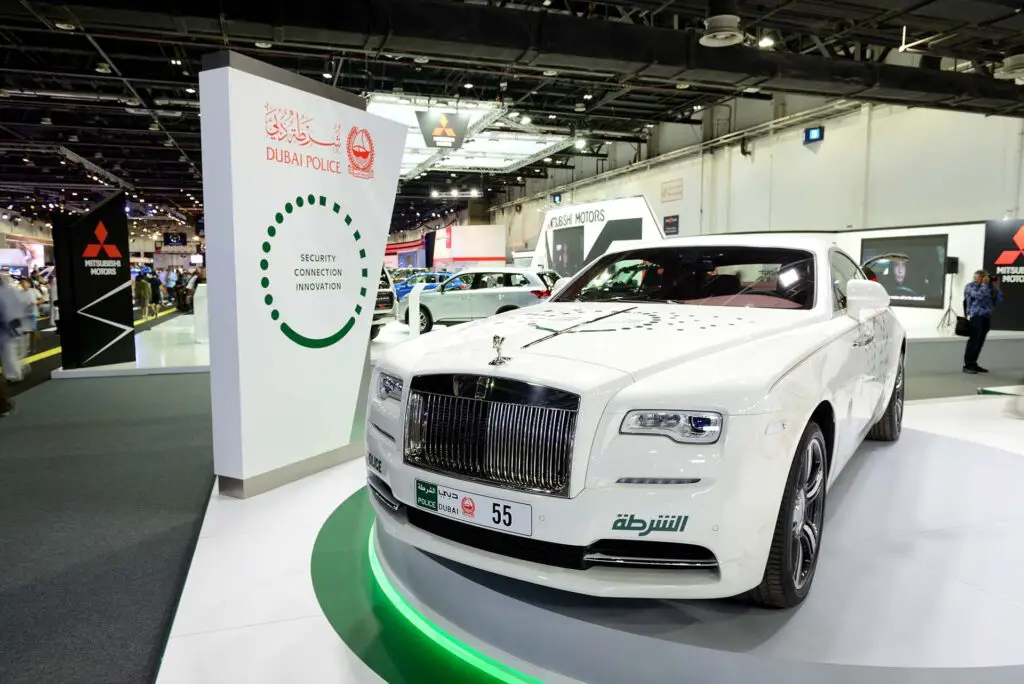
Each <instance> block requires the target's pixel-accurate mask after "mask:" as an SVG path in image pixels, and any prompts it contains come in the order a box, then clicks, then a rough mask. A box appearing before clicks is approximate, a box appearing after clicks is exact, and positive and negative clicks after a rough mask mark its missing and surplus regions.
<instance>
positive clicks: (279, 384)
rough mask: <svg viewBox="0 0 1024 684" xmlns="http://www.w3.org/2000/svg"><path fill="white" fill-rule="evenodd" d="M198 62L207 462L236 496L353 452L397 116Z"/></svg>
mask: <svg viewBox="0 0 1024 684" xmlns="http://www.w3.org/2000/svg"><path fill="white" fill-rule="evenodd" d="M203 67H204V71H203V72H202V73H201V74H200V77H199V85H200V92H201V99H200V107H201V113H202V145H203V191H204V197H205V198H206V224H207V226H208V231H207V258H208V261H209V264H210V269H209V284H210V291H209V326H210V388H211V389H210V391H211V396H212V403H213V449H214V452H213V461H214V472H215V473H216V474H217V476H218V478H219V486H220V491H221V493H226V494H229V495H232V496H239V497H247V496H252V495H254V494H258V493H260V492H263V491H266V490H268V489H271V488H273V487H277V486H280V485H282V484H285V483H287V482H291V481H293V480H296V479H298V478H301V477H304V476H306V475H308V474H311V473H313V472H316V471H318V470H322V469H324V468H328V467H330V466H333V465H336V464H338V463H340V462H342V461H344V460H348V459H351V458H354V457H356V456H359V455H361V452H362V448H361V444H360V443H357V441H356V440H355V438H354V437H353V434H355V435H356V437H357V436H358V434H360V433H361V430H360V431H355V432H354V431H353V423H354V421H355V419H356V414H357V408H358V406H359V404H360V399H361V397H364V396H365V393H366V388H365V387H364V385H365V384H367V383H368V382H369V380H368V371H367V369H368V363H367V354H368V349H369V337H370V324H371V322H372V317H373V309H374V298H375V296H376V292H377V280H378V277H379V274H380V270H381V265H382V264H383V261H384V249H385V243H386V241H387V236H388V229H389V227H390V223H391V211H392V208H393V206H394V201H395V191H396V188H397V187H398V177H399V167H400V164H401V158H402V150H403V147H404V144H405V138H406V134H407V128H406V126H404V125H401V124H398V123H395V122H393V121H390V120H387V119H384V118H381V117H378V116H373V115H370V114H367V113H366V112H365V111H364V109H365V102H364V101H363V100H362V99H361V98H359V97H356V96H355V95H352V94H350V93H348V92H345V91H343V90H340V89H337V88H333V87H330V86H329V85H327V84H324V83H321V82H318V81H313V80H310V79H307V78H303V77H301V76H298V75H296V74H294V73H292V72H289V71H285V70H283V69H278V68H276V67H272V66H270V65H267V64H264V63H262V62H259V61H257V60H254V59H250V58H248V57H244V56H242V55H239V54H236V53H231V52H224V53H218V54H214V55H208V56H207V57H206V58H205V59H204V62H203ZM350 443H351V444H353V448H351V449H348V448H347V447H348V445H349V444H350Z"/></svg>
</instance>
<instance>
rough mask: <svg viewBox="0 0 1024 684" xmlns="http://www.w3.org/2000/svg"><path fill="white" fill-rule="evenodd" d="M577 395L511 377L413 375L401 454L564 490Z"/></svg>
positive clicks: (515, 485) (501, 483) (422, 463)
mask: <svg viewBox="0 0 1024 684" xmlns="http://www.w3.org/2000/svg"><path fill="white" fill-rule="evenodd" d="M578 412H579V397H578V396H577V395H575V394H571V393H569V392H565V391H562V390H557V389H553V388H547V387H541V386H538V385H532V384H529V383H525V382H521V381H518V380H509V379H506V378H492V377H489V376H476V375H450V374H442V375H430V376H417V377H415V378H413V380H412V383H411V384H410V392H409V401H408V404H407V407H406V424H405V450H404V460H405V462H406V463H407V464H409V465H412V466H415V467H417V468H422V469H424V470H428V471H432V472H436V473H440V474H444V475H449V476H452V477H456V478H459V479H464V480H471V481H476V482H481V483H483V484H487V485H490V486H495V487H502V488H506V489H514V490H519V491H527V492H533V493H537V494H545V495H549V496H560V497H567V496H568V495H569V482H570V477H571V474H572V452H573V445H574V443H575V438H576V422H577V415H578Z"/></svg>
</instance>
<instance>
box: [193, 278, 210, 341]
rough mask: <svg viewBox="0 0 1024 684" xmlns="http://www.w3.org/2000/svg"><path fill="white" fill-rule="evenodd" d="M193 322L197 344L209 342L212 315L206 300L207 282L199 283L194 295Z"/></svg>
mask: <svg viewBox="0 0 1024 684" xmlns="http://www.w3.org/2000/svg"><path fill="white" fill-rule="evenodd" d="M192 324H193V326H195V341H196V344H209V342H210V315H209V306H208V302H207V301H206V283H201V284H199V285H197V286H196V293H195V294H194V295H192Z"/></svg>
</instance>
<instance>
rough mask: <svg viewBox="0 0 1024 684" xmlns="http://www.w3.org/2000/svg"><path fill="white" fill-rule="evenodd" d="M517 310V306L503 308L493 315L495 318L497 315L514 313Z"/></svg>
mask: <svg viewBox="0 0 1024 684" xmlns="http://www.w3.org/2000/svg"><path fill="white" fill-rule="evenodd" d="M518 308H519V307H518V306H503V307H501V308H500V309H498V310H497V311H496V312H494V315H495V316H497V315H498V314H503V313H508V312H509V311H515V310H516V309H518Z"/></svg>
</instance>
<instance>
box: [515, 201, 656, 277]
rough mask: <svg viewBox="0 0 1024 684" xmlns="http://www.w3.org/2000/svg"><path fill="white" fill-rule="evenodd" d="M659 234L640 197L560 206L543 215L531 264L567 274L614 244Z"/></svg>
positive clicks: (651, 237) (648, 207)
mask: <svg viewBox="0 0 1024 684" xmlns="http://www.w3.org/2000/svg"><path fill="white" fill-rule="evenodd" d="M661 237H663V234H662V231H661V229H660V226H659V224H658V223H657V221H656V219H655V218H654V214H653V213H651V208H650V206H649V205H648V204H647V200H646V199H644V198H643V197H624V198H622V199H615V200H604V201H601V202H592V203H590V204H577V205H571V206H565V205H559V206H556V207H555V208H553V209H551V210H550V211H548V212H547V213H546V214H545V215H544V227H543V228H542V229H541V235H540V239H539V240H538V242H537V249H536V250H535V251H534V254H533V263H532V264H531V265H532V266H533V267H535V268H541V267H543V268H551V269H553V270H555V271H557V272H558V274H559V275H561V276H563V277H568V276H571V275H574V274H575V273H576V272H577V271H579V269H580V268H582V267H583V266H584V265H585V264H587V263H589V262H591V261H593V260H594V259H596V258H597V257H599V256H601V255H603V254H604V253H605V252H607V251H608V249H609V248H610V247H611V246H612V245H613V243H616V242H621V241H629V240H657V239H659V238H661Z"/></svg>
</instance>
